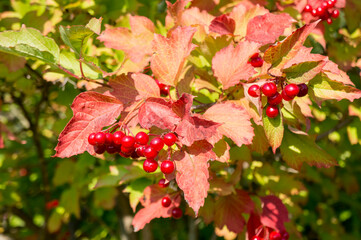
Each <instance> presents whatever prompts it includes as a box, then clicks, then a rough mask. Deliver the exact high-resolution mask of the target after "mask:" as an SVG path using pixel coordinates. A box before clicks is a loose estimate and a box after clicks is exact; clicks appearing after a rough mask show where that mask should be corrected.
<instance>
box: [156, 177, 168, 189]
mask: <svg viewBox="0 0 361 240" xmlns="http://www.w3.org/2000/svg"><path fill="white" fill-rule="evenodd" d="M158 185H159V187H161V188H165V187H168V185H169V182H167V183H165V179H164V178H162V179H160V180H159V182H158Z"/></svg>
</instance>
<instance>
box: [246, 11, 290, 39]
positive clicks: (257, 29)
mask: <svg viewBox="0 0 361 240" xmlns="http://www.w3.org/2000/svg"><path fill="white" fill-rule="evenodd" d="M293 22H295V20H294V19H293V18H292V17H291V16H290V15H288V14H287V13H282V14H273V13H266V14H265V15H262V16H256V17H254V18H253V19H251V21H249V22H248V26H247V35H246V40H248V41H254V42H259V43H261V44H262V45H264V44H267V43H274V42H275V41H276V40H277V39H278V37H279V36H281V35H282V34H283V32H284V31H285V29H286V28H288V27H291V26H292V23H293Z"/></svg>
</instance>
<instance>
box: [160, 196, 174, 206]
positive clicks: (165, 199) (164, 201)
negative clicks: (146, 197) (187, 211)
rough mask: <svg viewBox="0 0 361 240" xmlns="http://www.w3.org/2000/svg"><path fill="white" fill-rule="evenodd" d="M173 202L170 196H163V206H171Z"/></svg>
mask: <svg viewBox="0 0 361 240" xmlns="http://www.w3.org/2000/svg"><path fill="white" fill-rule="evenodd" d="M171 203H172V200H170V198H169V197H163V198H162V206H163V207H169V206H170V204H171Z"/></svg>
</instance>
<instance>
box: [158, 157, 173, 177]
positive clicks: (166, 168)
mask: <svg viewBox="0 0 361 240" xmlns="http://www.w3.org/2000/svg"><path fill="white" fill-rule="evenodd" d="M160 170H161V171H162V173H164V174H171V173H172V172H173V171H174V163H173V162H172V161H169V160H165V161H163V162H162V164H161V165H160Z"/></svg>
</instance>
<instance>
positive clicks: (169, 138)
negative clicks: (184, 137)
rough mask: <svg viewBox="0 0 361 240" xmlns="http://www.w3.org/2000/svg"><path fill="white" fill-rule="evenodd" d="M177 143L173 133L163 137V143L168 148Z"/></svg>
mask: <svg viewBox="0 0 361 240" xmlns="http://www.w3.org/2000/svg"><path fill="white" fill-rule="evenodd" d="M176 141H177V136H176V135H175V134H174V133H167V134H166V135H164V136H163V142H164V144H165V145H167V146H168V147H170V146H173V145H174V144H175V142H176Z"/></svg>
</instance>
